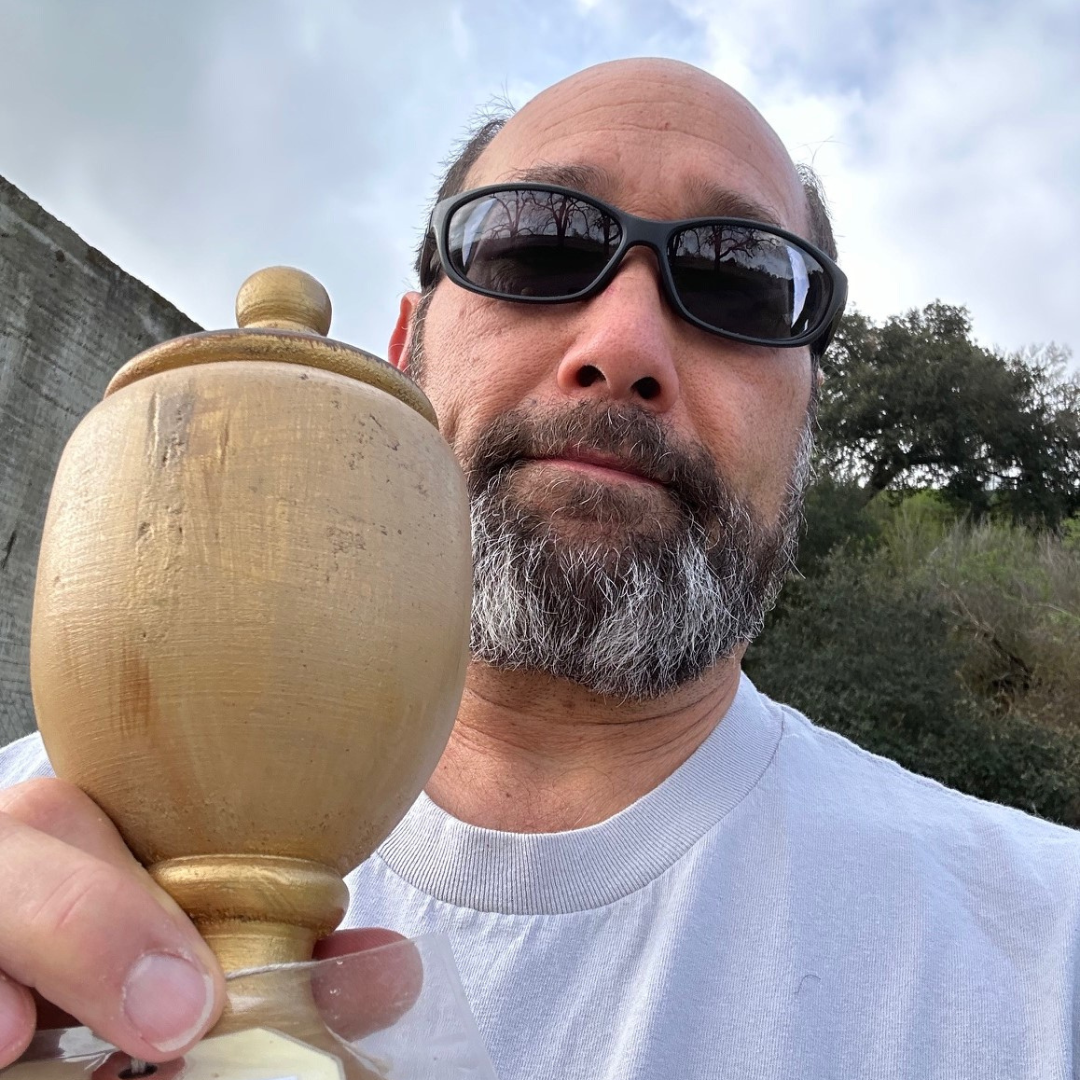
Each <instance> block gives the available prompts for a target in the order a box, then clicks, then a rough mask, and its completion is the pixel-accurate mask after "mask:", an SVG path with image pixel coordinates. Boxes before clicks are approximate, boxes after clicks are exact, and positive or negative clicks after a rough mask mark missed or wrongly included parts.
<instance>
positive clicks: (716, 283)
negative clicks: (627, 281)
mask: <svg viewBox="0 0 1080 1080" xmlns="http://www.w3.org/2000/svg"><path fill="white" fill-rule="evenodd" d="M669 259H670V262H671V274H672V277H673V278H674V281H675V290H676V292H677V293H678V294H679V298H680V299H681V300H682V302H683V304H684V306H685V307H686V309H687V311H689V312H690V314H691V315H693V316H694V317H695V318H697V319H700V320H701V321H702V322H703V323H706V324H707V325H708V326H711V327H713V328H714V329H717V330H726V331H728V332H729V333H733V334H742V335H744V336H746V337H749V338H757V339H759V340H762V341H774V342H778V343H779V342H784V341H791V340H792V339H794V338H797V337H800V336H801V335H803V334H805V333H808V332H809V331H812V330H814V329H817V328H818V327H819V326H820V324H821V322H822V320H823V318H824V316H825V313H826V310H827V309H828V306H829V300H830V298H831V297H830V288H831V287H830V284H829V277H828V275H827V274H826V273H825V268H824V267H823V266H822V265H821V264H820V263H819V262H818V261H817V259H815V258H814V257H813V256H812V255H811V254H810V253H809V252H807V251H803V250H802V248H799V247H796V246H795V245H794V244H792V243H790V242H788V241H787V240H785V239H783V237H780V236H775V235H774V234H773V233H770V232H765V231H764V230H762V229H754V228H751V227H749V226H746V225H696V226H693V227H691V228H688V229H683V230H681V231H680V232H678V233H676V234H675V235H674V236H673V237H672V238H671V242H670V247H669Z"/></svg>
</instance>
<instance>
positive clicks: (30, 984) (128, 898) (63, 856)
mask: <svg viewBox="0 0 1080 1080" xmlns="http://www.w3.org/2000/svg"><path fill="white" fill-rule="evenodd" d="M224 994H225V990H224V977H223V975H222V973H221V969H220V967H219V966H218V964H217V961H216V960H215V959H214V955H213V953H212V952H211V951H210V949H209V947H208V946H207V944H206V943H205V942H204V941H203V940H202V938H201V937H200V936H199V934H198V932H197V931H196V930H195V927H194V926H193V925H192V924H191V922H190V921H189V920H188V918H187V917H186V916H185V915H184V913H183V912H182V911H181V910H180V908H179V907H177V905H176V903H175V902H174V901H173V900H172V899H171V898H170V897H169V896H168V895H167V894H166V893H165V892H164V891H163V890H162V889H161V888H159V887H158V886H157V885H156V884H154V882H153V881H152V880H151V878H150V875H149V874H147V872H146V871H145V870H144V869H143V868H142V867H141V866H140V865H139V864H138V863H137V862H136V861H135V859H134V857H133V856H132V854H131V852H130V851H128V849H127V847H126V846H125V845H124V842H123V840H121V838H120V834H119V833H118V832H117V831H116V829H115V827H114V826H113V825H112V823H111V822H110V821H109V819H108V818H107V817H106V816H105V815H104V814H103V813H102V812H101V810H100V809H99V808H98V807H97V806H96V805H95V804H94V803H93V802H92V801H91V800H90V799H89V798H88V797H87V796H86V795H84V794H83V793H82V792H81V791H79V789H78V788H76V787H74V786H73V785H71V784H68V783H66V782H65V781H63V780H31V781H28V782H27V783H25V784H18V785H16V786H15V787H12V788H8V789H7V790H3V791H0V1067H3V1066H4V1065H8V1064H10V1063H11V1062H12V1061H14V1060H15V1059H16V1058H17V1057H18V1056H19V1055H20V1054H21V1053H22V1052H23V1050H24V1049H25V1048H26V1046H27V1044H28V1043H29V1041H30V1039H31V1037H32V1036H33V1034H34V1029H35V1027H36V1026H37V1023H38V1011H39V1008H40V1010H41V1013H42V1014H43V1015H42V1021H43V1022H44V1021H45V1020H46V1018H47V1016H48V1014H49V1013H50V1012H52V1013H55V1009H52V1008H50V1006H55V1007H56V1008H58V1009H60V1010H62V1011H63V1012H65V1013H68V1014H70V1016H71V1017H74V1018H75V1020H77V1021H78V1022H79V1023H82V1024H86V1025H87V1026H89V1027H91V1028H93V1030H94V1031H95V1032H96V1033H97V1034H98V1035H100V1036H101V1037H102V1038H105V1039H108V1040H109V1041H110V1042H113V1043H115V1044H116V1045H117V1046H119V1047H120V1048H121V1049H123V1050H126V1051H127V1052H128V1053H129V1054H131V1055H132V1056H134V1057H139V1058H143V1059H145V1060H148V1061H164V1060H167V1059H169V1058H172V1057H176V1056H177V1055H179V1054H181V1053H183V1051H185V1050H186V1049H187V1048H188V1047H189V1046H191V1045H192V1044H193V1043H195V1042H196V1041H197V1040H198V1038H199V1037H200V1036H201V1035H202V1034H203V1033H204V1032H205V1031H206V1030H207V1028H208V1027H210V1026H211V1024H213V1022H214V1021H215V1020H216V1019H217V1016H218V1014H219V1013H220V1012H221V1007H222V1003H223V1001H224ZM36 997H37V998H38V1000H35V998H36ZM53 1019H55V1016H54V1017H53Z"/></svg>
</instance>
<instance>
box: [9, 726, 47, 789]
mask: <svg viewBox="0 0 1080 1080" xmlns="http://www.w3.org/2000/svg"><path fill="white" fill-rule="evenodd" d="M52 775H53V771H52V766H51V765H50V764H49V757H48V755H47V754H46V753H45V746H44V744H43V743H42V741H41V736H40V735H39V734H38V733H37V732H36V731H34V732H32V733H31V734H29V735H26V736H24V737H23V738H21V739H16V740H15V742H13V743H9V744H8V745H7V746H4V747H0V788H5V787H11V785H12V784H18V783H21V782H22V781H23V780H32V779H34V778H35V777H39V776H52Z"/></svg>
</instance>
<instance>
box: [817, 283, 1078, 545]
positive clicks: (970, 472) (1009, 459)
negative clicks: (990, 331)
mask: <svg viewBox="0 0 1080 1080" xmlns="http://www.w3.org/2000/svg"><path fill="white" fill-rule="evenodd" d="M1067 355H1068V354H1067V353H1066V352H1064V351H1063V350H1060V349H1057V348H1055V347H1052V346H1051V347H1049V348H1046V349H1042V350H1029V351H1027V352H1026V353H1023V354H1017V355H1012V356H1005V355H1002V354H1000V353H997V352H994V351H992V350H988V349H985V348H983V347H982V346H980V345H978V344H977V343H976V342H975V341H973V340H972V337H971V321H970V319H969V317H968V313H967V311H966V310H965V309H964V308H959V307H952V306H949V305H947V304H942V303H934V304H930V305H929V306H927V307H926V308H924V309H923V310H922V311H917V310H916V311H910V312H908V313H907V314H906V315H903V316H895V317H893V318H890V319H889V320H887V321H886V322H885V324H884V325H880V326H879V325H876V324H875V323H873V322H872V321H871V320H870V319H868V318H866V316H864V315H860V314H858V313H854V314H852V315H849V316H847V317H846V318H845V319H844V321H843V323H842V326H841V328H840V332H839V333H838V335H837V338H836V340H835V342H834V343H833V345H832V347H831V348H830V350H829V353H828V354H827V356H826V357H825V359H824V361H823V371H824V375H825V378H824V382H823V384H822V390H821V400H820V411H819V419H820V434H819V444H818V460H819V472H820V474H822V475H826V476H829V477H830V478H831V479H832V482H833V483H844V482H846V483H847V484H857V485H858V486H859V488H860V489H861V491H862V497H863V499H864V501H867V502H868V501H870V500H871V499H873V498H874V497H875V496H877V495H879V494H880V493H882V492H884V491H887V490H911V489H912V488H925V487H932V488H935V489H937V490H939V491H941V492H942V493H943V494H944V495H945V496H946V497H947V498H948V499H949V500H950V501H952V502H953V503H954V504H955V505H957V506H959V507H962V508H964V509H966V510H968V511H970V512H971V513H972V514H973V515H974V516H976V517H979V516H982V515H983V514H985V513H986V512H988V511H990V510H994V511H996V512H1001V513H1004V514H1005V515H1007V516H1009V517H1012V518H1014V519H1017V520H1038V521H1042V522H1045V523H1047V524H1050V525H1057V524H1059V523H1060V522H1061V521H1062V520H1063V519H1064V518H1066V517H1068V516H1069V515H1071V514H1075V513H1076V512H1077V511H1078V510H1080V384H1078V383H1077V382H1076V381H1075V380H1074V379H1071V378H1068V377H1066V375H1065V374H1064V364H1065V359H1066V358H1067Z"/></svg>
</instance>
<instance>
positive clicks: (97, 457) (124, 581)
mask: <svg viewBox="0 0 1080 1080" xmlns="http://www.w3.org/2000/svg"><path fill="white" fill-rule="evenodd" d="M312 282H313V279H310V278H308V277H307V276H306V275H299V272H298V271H285V270H282V269H281V268H274V269H273V270H272V271H265V272H263V273H262V275H255V276H254V277H253V278H252V279H249V281H248V282H247V283H245V285H244V288H243V289H242V290H241V296H240V298H239V299H238V312H239V314H240V317H241V319H243V320H246V321H247V323H248V326H247V328H246V329H242V330H237V331H222V332H219V333H208V334H196V335H192V336H190V337H187V338H180V339H177V340H175V341H172V342H167V343H165V344H163V345H160V346H157V347H155V348H153V349H150V350H148V351H147V352H145V353H143V354H141V355H140V356H138V357H136V358H135V359H134V360H132V361H131V362H129V363H128V364H127V365H125V367H124V368H122V369H121V371H120V372H119V373H118V374H117V376H116V377H115V378H114V380H113V382H112V384H111V385H110V387H109V390H108V392H107V395H106V397H105V399H104V401H102V402H101V404H99V405H98V406H96V407H95V408H94V409H93V410H92V411H91V412H90V413H89V414H88V415H87V416H86V417H85V418H84V420H83V421H82V423H81V424H80V425H79V427H78V428H77V429H76V431H75V433H74V434H73V436H72V438H71V440H70V442H69V444H68V446H67V448H66V450H65V452H64V455H63V458H62V459H61V462H60V466H59V469H58V472H57V476H56V481H55V484H54V487H53V492H52V499H51V502H50V505H49V511H48V516H47V520H46V525H45V533H44V538H43V541H42V546H41V556H40V563H39V571H38V581H37V591H36V595H35V605H34V617H33V626H32V646H31V681H32V685H33V691H34V702H35V707H36V710H37V714H38V721H39V725H40V728H41V733H42V736H43V738H44V741H45V745H46V747H47V749H48V752H49V756H50V758H51V760H52V762H53V764H54V766H55V769H56V772H57V774H58V775H60V776H63V777H66V778H68V779H70V780H72V781H74V782H75V783H76V784H78V785H79V786H80V787H81V788H83V790H85V791H86V792H88V793H89V794H90V796H91V797H92V798H94V799H95V801H97V802H98V804H99V805H100V806H101V807H102V808H103V809H104V810H105V812H106V813H108V814H109V816H110V817H111V818H112V820H113V821H114V822H115V823H116V824H117V826H118V828H119V829H120V831H121V833H122V834H123V836H124V838H125V840H126V842H127V843H128V844H129V846H130V847H131V848H132V850H133V851H134V852H135V854H136V855H137V856H138V857H139V858H140V860H142V861H143V862H144V863H145V864H146V865H147V866H149V867H150V868H151V873H152V874H153V875H154V877H155V878H156V879H157V880H158V881H159V882H160V883H161V884H162V885H163V887H164V888H165V889H166V890H167V891H168V892H170V893H171V894H172V895H173V896H174V897H175V898H176V900H177V901H178V903H180V905H181V906H182V907H183V908H184V909H185V910H186V911H187V912H188V913H189V914H190V915H191V916H192V918H193V919H194V920H195V922H196V924H197V925H198V926H199V927H200V929H201V931H202V932H203V933H204V935H205V936H206V938H207V940H208V941H209V942H210V944H211V947H212V948H213V949H214V950H215V952H216V954H217V955H218V957H219V958H220V960H221V961H222V965H223V967H224V968H225V969H226V971H231V970H237V969H246V968H251V967H258V966H262V965H264V964H268V963H277V962H283V961H294V960H306V959H310V957H311V948H312V945H313V944H314V941H315V940H316V939H317V938H318V937H320V936H322V935H324V934H326V933H328V932H329V931H330V930H332V929H333V928H334V927H335V926H336V924H337V922H338V920H339V919H340V917H341V915H342V912H343V911H344V907H345V905H346V903H347V893H346V892H345V887H344V885H343V883H342V881H341V877H342V875H344V874H345V873H347V872H348V871H349V870H350V869H352V868H353V867H354V866H356V865H357V864H358V863H360V862H361V861H362V860H364V859H365V858H367V857H368V855H370V854H371V852H372V851H373V850H374V849H375V848H376V847H377V846H378V844H379V843H381V841H382V840H383V839H384V838H385V837H386V836H387V835H388V834H389V832H390V831H391V829H392V828H393V827H394V825H396V824H397V822H398V821H399V820H400V819H401V817H402V816H403V815H404V813H405V811H406V810H407V809H408V807H409V806H410V805H411V804H412V802H413V801H414V800H415V798H416V796H417V795H418V794H419V792H420V790H421V788H422V787H423V785H424V783H425V782H426V780H427V778H428V776H429V775H430V774H431V772H432V770H433V769H434V767H435V764H436V763H437V761H438V759H439V756H440V754H441V752H442V750H443V747H444V745H445V743H446V740H447V738H448V736H449V733H450V728H451V726H452V724H453V721H454V717H455V714H456V712H457V707H458V703H459V699H460V695H461V691H462V687H463V683H464V675H465V664H466V655H467V645H468V616H469V602H470V594H471V585H472V572H471V563H470V547H469V525H468V505H467V497H466V491H465V484H464V478H463V476H462V474H461V470H460V468H459V466H458V465H457V462H456V460H455V459H454V456H453V454H452V452H451V450H450V448H449V447H448V446H447V445H446V443H445V441H444V440H443V439H442V438H441V437H440V435H439V434H438V430H437V427H436V426H435V415H434V412H433V411H432V409H431V406H430V404H429V403H428V402H427V399H426V398H425V397H424V395H423V394H422V393H421V391H419V390H418V389H417V388H416V387H415V386H414V385H413V384H412V383H411V382H410V381H409V380H407V379H406V378H405V377H404V376H402V375H400V373H398V372H397V371H396V370H394V369H393V368H391V367H390V366H389V365H387V364H385V363H384V362H383V361H381V360H378V359H377V358H375V357H371V356H369V355H367V354H365V353H362V352H361V351H360V350H357V349H352V348H351V347H350V346H347V345H343V344H341V343H340V342H332V341H327V340H326V339H324V338H322V337H319V336H317V335H316V334H315V333H313V332H310V328H313V329H315V330H319V329H321V328H322V327H324V326H325V327H326V328H328V326H329V300H326V301H325V304H323V302H322V300H321V299H320V296H319V293H320V292H321V286H318V284H317V283H314V285H313V284H312ZM290 283H292V284H290ZM293 285H295V288H293ZM290 290H292V291H291V292H290ZM322 297H325V293H322ZM305 326H306V327H308V328H309V331H304V330H302V329H297V328H298V327H301V328H302V327H305ZM283 327H285V328H283Z"/></svg>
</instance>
